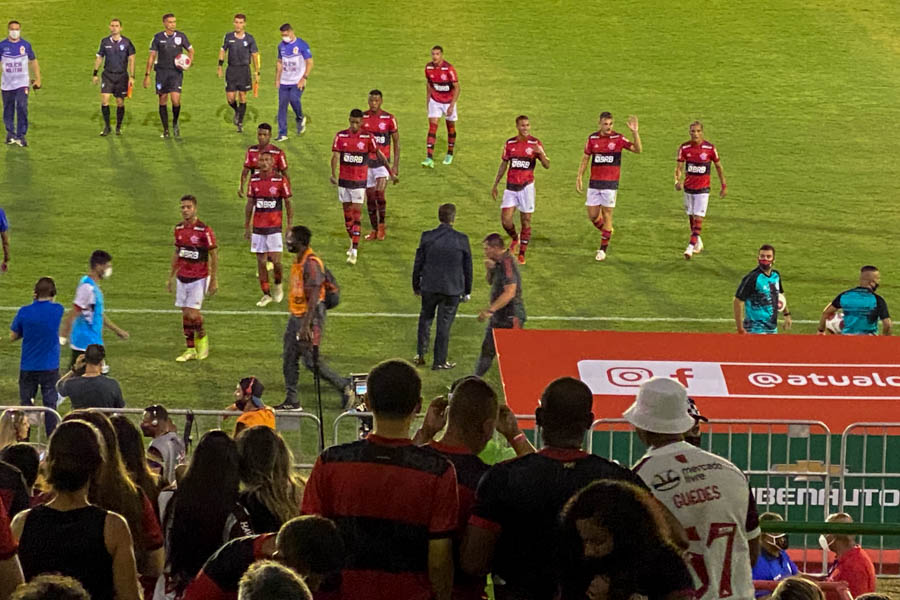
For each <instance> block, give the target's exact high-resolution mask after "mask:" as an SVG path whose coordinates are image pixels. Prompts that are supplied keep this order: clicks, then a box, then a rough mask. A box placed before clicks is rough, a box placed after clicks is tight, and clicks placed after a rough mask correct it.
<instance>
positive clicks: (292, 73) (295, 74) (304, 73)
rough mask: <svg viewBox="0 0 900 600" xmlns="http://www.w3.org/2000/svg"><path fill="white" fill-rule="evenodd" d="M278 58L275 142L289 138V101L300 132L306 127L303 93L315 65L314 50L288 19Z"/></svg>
mask: <svg viewBox="0 0 900 600" xmlns="http://www.w3.org/2000/svg"><path fill="white" fill-rule="evenodd" d="M277 56H278V62H277V63H276V65H275V85H276V86H277V87H278V137H277V138H275V141H276V142H283V141H284V140H286V139H288V138H287V109H288V104H290V105H291V108H293V109H294V114H295V115H297V135H300V134H301V133H303V132H305V131H306V117H304V116H303V107H302V106H301V105H300V97H301V96H302V95H303V90H305V89H306V79H307V78H308V77H309V74H310V73H312V69H313V58H312V52H311V51H310V49H309V44H307V43H306V42H305V41H303V40H302V39H300V38H298V37H297V36H295V35H294V28H293V27H291V25H290V24H289V23H285V24H284V25H282V26H281V43H280V44H278V55H277Z"/></svg>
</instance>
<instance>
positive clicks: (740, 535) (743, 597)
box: [634, 442, 760, 600]
mask: <svg viewBox="0 0 900 600" xmlns="http://www.w3.org/2000/svg"><path fill="white" fill-rule="evenodd" d="M634 472H635V473H636V474H637V475H638V476H639V477H640V478H641V479H643V480H644V483H646V484H647V486H648V487H649V488H650V491H651V492H652V493H653V495H654V496H655V497H656V499H657V500H659V501H660V502H662V503H663V504H664V505H665V506H666V508H668V509H669V510H670V511H671V512H672V514H673V515H675V518H676V519H678V522H679V523H681V525H682V526H683V527H684V528H685V530H686V532H687V536H688V539H689V540H690V548H689V551H688V553H687V557H688V562H689V564H690V568H691V571H692V572H693V574H694V582H695V584H696V589H697V596H696V597H697V598H698V599H700V600H719V599H724V598H731V599H734V600H752V599H753V597H754V591H753V575H752V565H751V564H750V548H749V541H750V540H752V539H754V538H757V537H759V533H760V530H759V516H758V514H757V512H756V502H755V501H754V500H753V497H752V496H751V494H750V489H749V486H748V483H747V478H746V477H745V476H744V474H743V473H742V472H741V471H740V470H739V469H738V468H737V467H736V466H735V465H733V464H732V463H731V462H729V461H728V460H725V459H724V458H722V457H720V456H716V455H715V454H711V453H709V452H706V451H705V450H701V449H700V448H697V447H696V446H692V445H691V444H688V443H687V442H676V443H674V444H668V445H665V446H661V447H659V448H651V449H650V450H648V451H647V453H646V454H645V455H644V456H643V458H641V460H640V461H639V462H638V463H637V465H635V467H634Z"/></svg>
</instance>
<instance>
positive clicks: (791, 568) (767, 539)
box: [753, 512, 798, 598]
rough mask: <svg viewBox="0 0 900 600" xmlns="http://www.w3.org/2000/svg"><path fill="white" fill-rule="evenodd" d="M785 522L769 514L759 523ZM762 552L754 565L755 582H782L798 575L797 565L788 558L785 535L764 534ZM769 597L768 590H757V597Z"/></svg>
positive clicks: (761, 543) (760, 518)
mask: <svg viewBox="0 0 900 600" xmlns="http://www.w3.org/2000/svg"><path fill="white" fill-rule="evenodd" d="M763 521H784V518H783V517H782V516H781V515H779V514H778V513H772V512H767V513H763V514H761V515H759V522H760V523H762V522H763ZM759 546H760V550H761V552H760V553H759V557H758V558H757V559H756V564H754V565H753V580H754V581H780V580H781V579H786V578H788V577H791V576H793V575H796V574H797V573H798V570H797V565H795V564H794V561H792V560H791V557H789V556H788V554H787V552H785V550H787V546H788V538H787V535H786V534H784V533H778V534H773V533H763V534H762V535H761V536H760V538H759ZM767 595H769V592H768V591H767V590H757V591H756V597H757V598H761V597H763V596H767Z"/></svg>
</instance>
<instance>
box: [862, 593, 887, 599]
mask: <svg viewBox="0 0 900 600" xmlns="http://www.w3.org/2000/svg"><path fill="white" fill-rule="evenodd" d="M856 600H891V598H890V596H888V595H887V594H879V593H878V592H872V593H871V594H863V595H862V596H857V597H856Z"/></svg>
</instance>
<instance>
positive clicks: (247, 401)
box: [227, 377, 275, 437]
mask: <svg viewBox="0 0 900 600" xmlns="http://www.w3.org/2000/svg"><path fill="white" fill-rule="evenodd" d="M265 389H266V388H265V386H263V384H262V382H261V381H260V380H259V379H257V378H256V377H244V378H243V379H241V380H240V381H239V382H238V384H237V386H235V388H234V404H232V405H231V406H229V407H228V409H227V410H239V411H241V412H243V413H244V414H242V415H241V416H239V417H238V418H237V423H235V424H234V435H235V437H237V435H238V434H239V433H240V432H242V431H243V430H244V429H247V428H249V427H255V426H257V425H264V426H266V427H268V428H270V429H272V430H273V431H274V429H275V411H274V410H272V409H271V408H269V407H268V406H266V405H265V403H264V402H263V401H262V395H263V390H265Z"/></svg>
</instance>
